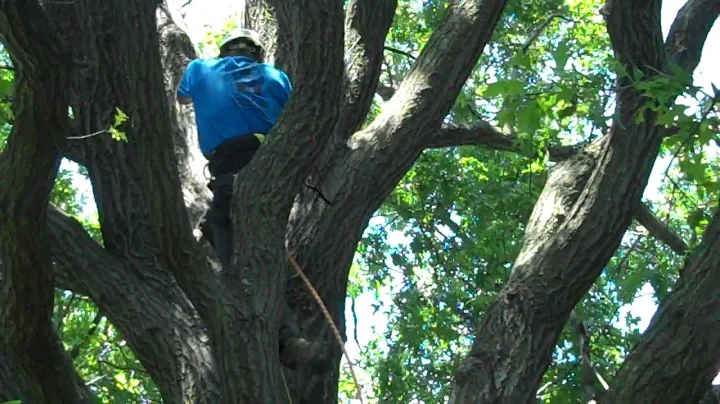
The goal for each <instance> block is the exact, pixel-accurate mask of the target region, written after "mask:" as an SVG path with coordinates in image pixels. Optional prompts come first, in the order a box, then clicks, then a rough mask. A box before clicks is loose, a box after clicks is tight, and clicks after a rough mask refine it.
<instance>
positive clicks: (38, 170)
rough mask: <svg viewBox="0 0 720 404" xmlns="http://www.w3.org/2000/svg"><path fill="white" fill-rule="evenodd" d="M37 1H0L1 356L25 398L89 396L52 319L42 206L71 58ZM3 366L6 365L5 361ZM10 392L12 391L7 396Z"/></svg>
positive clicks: (60, 135) (57, 154)
mask: <svg viewBox="0 0 720 404" xmlns="http://www.w3.org/2000/svg"><path fill="white" fill-rule="evenodd" d="M54 29H55V27H54V25H53V24H52V23H51V22H50V21H49V20H48V19H47V16H46V15H45V13H44V11H43V9H42V8H41V6H40V5H39V4H38V3H37V2H36V1H5V2H1V3H0V37H2V38H3V43H4V45H5V46H6V49H7V50H8V52H9V54H10V58H11V59H12V62H13V66H14V67H15V69H16V75H15V84H16V87H15V96H16V97H15V103H14V107H15V113H16V114H17V118H16V120H15V122H13V128H12V132H11V134H10V137H9V139H8V143H7V148H6V149H5V150H4V152H3V153H2V155H0V178H3V182H2V186H1V187H0V211H1V212H2V215H0V229H1V230H0V256H2V260H3V265H4V267H5V268H4V274H3V282H2V283H1V284H0V307H3V310H2V311H1V312H0V329H2V337H0V352H2V353H0V356H4V357H6V358H8V359H10V364H11V365H9V366H12V367H13V368H12V369H7V368H6V369H3V370H0V373H6V372H7V371H8V370H11V371H14V372H16V375H13V376H11V379H10V380H12V382H11V381H7V382H3V384H5V383H13V382H14V383H15V384H16V389H17V390H21V393H22V396H21V398H23V399H24V401H32V402H45V401H46V400H45V398H48V397H53V400H55V401H66V402H77V403H83V402H89V399H90V393H89V390H88V389H87V387H86V386H85V385H84V384H83V383H82V380H81V379H80V377H79V376H78V374H77V373H76V372H75V370H74V368H73V366H72V362H71V361H70V359H69V358H68V356H67V354H66V353H65V351H64V350H63V348H62V345H61V343H60V340H59V338H58V335H57V334H56V332H55V329H54V328H53V324H52V320H51V318H52V308H53V298H54V296H53V286H54V280H53V271H52V267H51V265H50V259H49V257H48V255H47V253H46V250H47V244H46V242H47V232H46V228H45V222H46V214H45V206H46V205H47V203H48V200H49V197H50V192H51V190H52V187H53V183H54V180H55V176H56V175H57V170H58V167H59V163H60V159H61V150H62V147H63V144H64V143H65V135H66V133H67V132H66V130H67V121H68V118H67V110H68V97H67V95H66V87H67V86H68V83H69V77H70V67H71V63H70V61H69V59H68V58H67V57H66V56H65V49H64V45H63V43H62V42H61V40H60V38H59V37H58V35H57V32H56V31H55V30H54ZM3 367H4V366H3ZM13 398H16V397H13Z"/></svg>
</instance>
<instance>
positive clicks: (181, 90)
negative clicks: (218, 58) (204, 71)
mask: <svg viewBox="0 0 720 404" xmlns="http://www.w3.org/2000/svg"><path fill="white" fill-rule="evenodd" d="M198 63H200V61H199V59H196V60H193V61H192V62H190V63H189V64H188V65H187V67H186V68H185V72H184V73H183V77H182V80H180V84H179V85H178V88H177V92H176V98H177V101H178V102H179V103H180V104H182V105H187V104H190V103H192V90H193V83H194V82H195V81H196V78H195V76H196V75H197V74H198V73H197V72H198V69H197V66H198Z"/></svg>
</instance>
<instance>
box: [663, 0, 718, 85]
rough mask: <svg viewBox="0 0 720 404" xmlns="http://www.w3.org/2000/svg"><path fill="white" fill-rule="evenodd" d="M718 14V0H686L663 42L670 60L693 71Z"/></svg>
mask: <svg viewBox="0 0 720 404" xmlns="http://www.w3.org/2000/svg"><path fill="white" fill-rule="evenodd" d="M719 15H720V1H718V0H688V1H687V2H686V3H685V5H683V6H682V7H681V8H680V10H679V11H678V13H677V16H676V17H675V19H674V20H673V23H672V25H671V26H670V31H669V32H668V37H667V40H666V42H665V44H666V47H667V49H668V52H669V54H670V58H671V60H673V61H674V62H675V63H677V64H678V65H680V67H682V68H684V69H686V70H687V71H690V72H692V71H694V70H695V68H696V67H697V66H698V64H699V63H700V57H701V56H702V50H703V47H704V44H705V40H706V39H707V36H708V34H709V33H710V29H711V28H712V26H713V24H714V23H715V20H717V18H718V16H719Z"/></svg>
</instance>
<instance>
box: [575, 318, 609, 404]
mask: <svg viewBox="0 0 720 404" xmlns="http://www.w3.org/2000/svg"><path fill="white" fill-rule="evenodd" d="M570 325H571V326H572V327H573V329H574V331H575V333H576V334H577V335H578V339H579V342H580V343H579V345H580V358H581V363H582V367H583V387H584V389H585V396H586V399H587V400H588V401H590V400H593V399H595V394H596V393H595V380H597V381H598V382H599V383H600V384H601V385H602V387H603V389H605V390H607V389H608V388H609V386H608V384H607V382H606V381H605V379H603V377H602V376H601V375H600V373H599V372H598V371H597V369H595V366H594V365H593V363H592V358H591V356H590V355H591V354H592V352H591V350H590V335H589V334H588V330H587V327H586V326H585V324H584V323H583V322H582V320H581V319H580V317H579V316H578V314H577V312H576V311H575V310H573V311H572V312H570Z"/></svg>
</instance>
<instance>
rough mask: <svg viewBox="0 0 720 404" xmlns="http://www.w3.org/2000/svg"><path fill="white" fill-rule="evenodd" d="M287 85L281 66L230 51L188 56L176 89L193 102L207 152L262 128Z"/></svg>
mask: <svg viewBox="0 0 720 404" xmlns="http://www.w3.org/2000/svg"><path fill="white" fill-rule="evenodd" d="M291 91H292V86H291V85H290V80H289V79H288V77H287V75H286V74H285V73H284V72H283V71H281V70H279V69H277V68H275V67H273V66H271V65H269V64H266V63H257V62H255V61H253V60H252V59H250V58H247V57H239V56H235V57H224V58H212V59H205V60H203V59H195V60H193V61H192V62H190V63H189V64H188V66H187V68H186V69H185V74H184V75H183V78H182V81H181V82H180V87H179V88H178V91H177V92H178V95H181V96H184V97H190V98H191V99H192V101H193V104H194V105H195V120H196V121H197V126H198V136H199V143H200V150H201V151H202V153H203V154H204V155H205V157H206V158H209V157H210V154H211V153H212V151H213V150H215V148H216V147H217V146H218V145H220V144H221V143H223V142H224V141H225V140H227V139H230V138H233V137H236V136H241V135H251V134H252V133H262V134H267V133H268V132H269V131H270V129H271V128H272V127H273V125H275V122H276V121H277V118H278V116H279V115H280V112H281V111H282V109H283V107H284V106H285V103H287V100H288V98H289V97H290V92H291Z"/></svg>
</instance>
